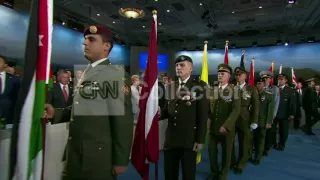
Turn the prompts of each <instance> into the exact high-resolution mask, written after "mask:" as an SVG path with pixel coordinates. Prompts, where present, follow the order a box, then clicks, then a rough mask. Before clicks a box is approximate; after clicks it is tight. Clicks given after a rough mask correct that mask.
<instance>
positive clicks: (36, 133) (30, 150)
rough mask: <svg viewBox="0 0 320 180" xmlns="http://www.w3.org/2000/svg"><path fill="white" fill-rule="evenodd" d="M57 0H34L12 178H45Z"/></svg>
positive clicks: (14, 136) (14, 138)
mask: <svg viewBox="0 0 320 180" xmlns="http://www.w3.org/2000/svg"><path fill="white" fill-rule="evenodd" d="M52 27H53V0H33V1H32V4H31V12H30V19H29V28H28V34H27V42H26V49H25V56H24V57H25V59H24V66H25V68H24V73H23V81H22V84H21V89H20V94H19V98H18V102H17V107H16V112H15V118H14V125H13V130H12V140H11V152H10V153H11V155H10V174H9V179H10V180H41V179H42V169H43V132H42V131H43V129H42V121H41V118H42V116H43V114H44V105H45V99H46V86H47V84H48V83H49V72H50V59H51V41H52V38H51V37H52V36H51V35H52Z"/></svg>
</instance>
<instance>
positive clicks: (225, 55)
mask: <svg viewBox="0 0 320 180" xmlns="http://www.w3.org/2000/svg"><path fill="white" fill-rule="evenodd" d="M228 46H229V41H228V40H227V41H226V47H225V52H224V64H229V57H228V49H229V48H228Z"/></svg>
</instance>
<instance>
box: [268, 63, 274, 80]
mask: <svg viewBox="0 0 320 180" xmlns="http://www.w3.org/2000/svg"><path fill="white" fill-rule="evenodd" d="M269 71H270V72H272V73H274V61H272V63H271V66H270V69H269ZM273 83H274V78H273V77H272V78H271V81H270V84H271V85H273Z"/></svg>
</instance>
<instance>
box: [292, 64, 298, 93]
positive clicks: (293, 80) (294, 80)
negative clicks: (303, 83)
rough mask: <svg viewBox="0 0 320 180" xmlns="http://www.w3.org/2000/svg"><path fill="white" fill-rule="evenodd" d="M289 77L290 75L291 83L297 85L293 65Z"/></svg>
mask: <svg viewBox="0 0 320 180" xmlns="http://www.w3.org/2000/svg"><path fill="white" fill-rule="evenodd" d="M291 77H292V84H293V85H294V87H295V88H296V87H297V85H298V81H297V77H296V74H295V73H294V70H293V67H291Z"/></svg>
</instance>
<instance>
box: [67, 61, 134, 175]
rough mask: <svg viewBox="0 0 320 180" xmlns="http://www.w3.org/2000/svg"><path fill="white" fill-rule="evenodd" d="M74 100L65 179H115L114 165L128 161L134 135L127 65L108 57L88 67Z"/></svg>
mask: <svg viewBox="0 0 320 180" xmlns="http://www.w3.org/2000/svg"><path fill="white" fill-rule="evenodd" d="M106 73H107V74H106ZM105 82H108V84H109V85H110V84H111V87H110V88H113V90H115V91H113V90H110V89H109V90H110V91H109V92H108V90H107V89H106V88H108V87H107V86H106V83H105ZM101 90H102V92H104V93H101ZM73 102H74V104H73V109H72V111H73V115H72V117H71V120H70V126H69V141H68V146H67V162H66V167H65V171H64V174H63V179H64V180H74V179H86V180H98V179H108V180H112V179H115V178H116V177H115V175H114V174H113V171H112V168H113V167H114V166H127V165H128V162H129V154H130V150H131V144H132V135H133V114H132V106H131V97H130V88H128V86H127V85H126V84H125V78H124V69H121V68H119V67H115V66H112V65H110V63H109V61H108V60H105V61H102V62H101V63H99V64H98V65H96V66H95V67H92V68H91V69H90V70H88V69H87V70H86V71H85V72H84V75H83V79H82V81H81V83H79V86H77V89H76V92H75V96H74V101H73Z"/></svg>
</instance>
